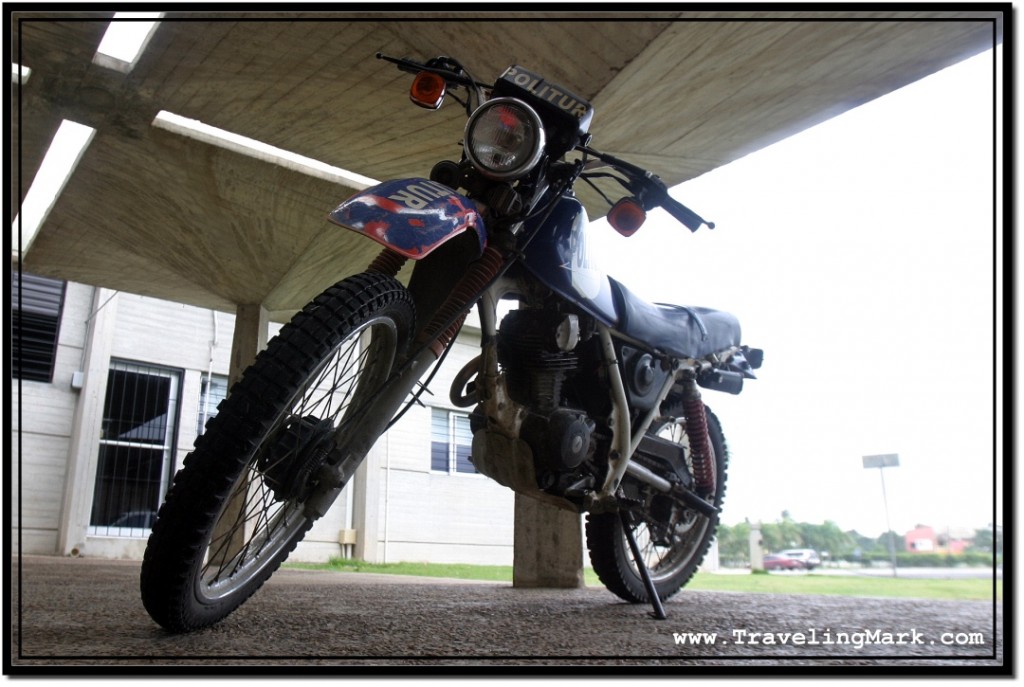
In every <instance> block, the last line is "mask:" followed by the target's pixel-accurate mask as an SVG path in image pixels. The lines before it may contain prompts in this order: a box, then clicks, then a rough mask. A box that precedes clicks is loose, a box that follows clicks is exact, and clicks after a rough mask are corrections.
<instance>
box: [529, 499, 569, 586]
mask: <svg viewBox="0 0 1024 687" xmlns="http://www.w3.org/2000/svg"><path fill="white" fill-rule="evenodd" d="M512 586H513V587H561V588H576V587H582V586H583V534H582V531H581V529H580V516H579V514H578V513H573V512H572V511H568V510H562V509H561V508H558V507H556V506H551V505H548V504H546V503H543V502H541V501H538V500H536V499H531V498H528V497H525V496H520V495H519V494H516V505H515V534H514V539H513V558H512Z"/></svg>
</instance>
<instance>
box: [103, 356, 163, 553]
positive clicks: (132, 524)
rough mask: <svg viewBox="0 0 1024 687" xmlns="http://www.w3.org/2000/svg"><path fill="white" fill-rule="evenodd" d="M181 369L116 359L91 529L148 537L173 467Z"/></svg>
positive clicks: (105, 412)
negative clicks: (175, 369)
mask: <svg viewBox="0 0 1024 687" xmlns="http://www.w3.org/2000/svg"><path fill="white" fill-rule="evenodd" d="M180 383H181V376H180V373H179V372H177V371H174V370H168V369H165V368H160V367H153V366H148V365H141V364H136V363H129V362H121V361H112V362H111V366H110V373H109V376H108V378H107V396H106V401H105V403H104V409H103V428H102V435H101V438H100V446H99V462H98V465H97V468H96V489H95V491H94V494H93V507H92V517H91V520H90V528H89V533H90V534H94V535H101V536H127V537H144V536H147V534H148V532H149V529H150V528H151V527H152V525H153V521H154V520H155V519H156V511H157V509H158V508H159V506H160V502H161V501H162V500H163V497H164V494H165V493H166V491H167V488H168V484H169V479H170V473H171V468H172V467H173V459H174V445H175V435H176V430H177V418H178V389H179V387H180Z"/></svg>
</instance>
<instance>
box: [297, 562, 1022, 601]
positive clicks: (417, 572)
mask: <svg viewBox="0 0 1024 687" xmlns="http://www.w3.org/2000/svg"><path fill="white" fill-rule="evenodd" d="M287 567H291V568H300V569H309V570H333V571H336V572H367V573H383V574H389V575H414V576H417V577H446V578H451V579H460V580H485V581H490V582H508V583H511V582H512V566H510V565H471V564H462V563H366V562H365V561H357V560H351V559H341V558H335V559H332V560H331V561H330V562H329V563H323V564H311V563H289V564H287ZM584 581H585V583H586V584H587V585H588V586H594V587H600V586H601V581H600V580H598V579H597V575H595V574H594V571H593V570H591V569H590V568H585V569H584ZM686 589H692V590H702V591H719V592H748V593H759V592H760V593H767V594H821V595H837V596H883V597H902V598H918V599H951V600H962V601H975V600H979V601H987V600H990V599H991V598H992V581H991V580H983V579H960V580H932V579H911V578H892V577H874V576H872V577H868V576H840V575H814V574H810V575H735V574H725V575H722V574H715V573H697V574H696V575H694V577H693V579H692V580H690V583H689V584H688V585H687V586H686ZM1002 597H1003V583H1002V581H1001V580H999V581H997V582H996V598H997V599H1002Z"/></svg>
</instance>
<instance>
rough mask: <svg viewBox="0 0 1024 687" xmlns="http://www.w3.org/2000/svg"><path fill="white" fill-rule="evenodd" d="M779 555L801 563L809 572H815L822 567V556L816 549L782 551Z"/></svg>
mask: <svg viewBox="0 0 1024 687" xmlns="http://www.w3.org/2000/svg"><path fill="white" fill-rule="evenodd" d="M779 555H780V556H786V557H787V558H792V559H795V560H798V561H800V563H801V565H802V566H803V567H804V568H806V569H807V570H814V569H815V568H817V567H818V566H819V565H821V556H819V555H818V552H817V551H815V550H814V549H786V550H785V551H780V552H779Z"/></svg>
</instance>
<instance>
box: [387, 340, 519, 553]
mask: <svg viewBox="0 0 1024 687" xmlns="http://www.w3.org/2000/svg"><path fill="white" fill-rule="evenodd" d="M479 342H480V337H479V333H478V332H475V331H470V332H466V333H463V334H462V336H460V338H459V340H458V341H457V342H456V344H455V347H454V348H453V350H452V351H451V353H450V354H449V356H448V358H447V359H446V360H445V362H444V365H443V366H442V368H441V370H440V371H439V372H438V374H437V376H436V377H435V379H434V381H433V382H432V383H431V385H430V388H431V390H432V391H433V394H432V395H427V396H425V399H426V400H424V404H425V406H426V407H419V406H414V407H413V408H411V409H410V410H409V412H408V413H406V415H405V416H403V417H402V419H401V420H400V421H399V422H398V423H397V424H396V425H395V426H394V427H393V428H392V429H391V430H390V431H389V432H388V433H387V434H386V435H385V436H383V437H382V438H381V439H380V441H379V442H378V444H377V446H376V447H375V452H376V454H377V455H376V457H375V458H376V460H375V465H376V467H375V470H376V472H377V473H378V474H377V478H376V479H377V482H378V484H379V489H380V493H381V497H380V498H379V499H378V502H377V523H378V527H377V535H376V541H377V547H376V550H377V555H376V557H375V558H376V560H377V561H378V562H391V561H431V562H445V563H479V564H488V565H511V564H512V541H513V532H512V525H513V509H514V494H513V493H512V492H511V491H510V490H508V489H506V488H505V487H503V486H501V485H499V484H498V483H496V482H494V481H492V480H490V479H488V478H487V477H484V476H483V475H479V474H463V473H444V472H437V471H433V470H431V464H430V438H431V431H430V416H431V408H441V409H446V410H456V411H458V412H462V413H468V411H469V410H471V409H457V408H455V406H453V405H452V404H451V403H450V402H449V401H448V390H449V388H450V386H451V383H452V380H453V379H454V377H455V375H456V373H457V372H458V371H459V370H460V369H461V368H462V367H463V366H464V365H465V364H466V363H467V362H469V361H470V360H472V359H473V358H474V357H476V355H477V354H478V353H479V346H480V343H479Z"/></svg>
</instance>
